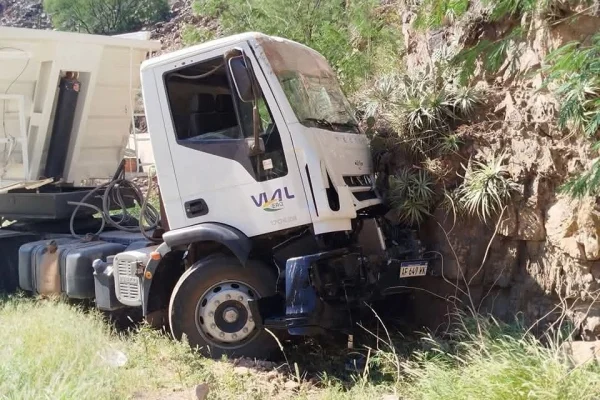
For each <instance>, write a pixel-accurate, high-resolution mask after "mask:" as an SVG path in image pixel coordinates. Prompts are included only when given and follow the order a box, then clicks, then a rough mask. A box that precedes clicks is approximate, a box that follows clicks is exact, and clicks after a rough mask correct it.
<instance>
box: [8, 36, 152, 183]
mask: <svg viewBox="0 0 600 400" xmlns="http://www.w3.org/2000/svg"><path fill="white" fill-rule="evenodd" d="M148 36H149V33H147V32H141V33H134V34H127V35H120V36H100V35H87V34H80V33H67V32H57V31H45V30H34V29H22V28H8V27H0V188H3V189H4V191H6V190H8V189H9V188H10V189H14V188H15V187H32V186H33V187H35V186H36V185H40V184H44V183H48V181H47V180H43V181H39V182H38V180H39V179H40V178H41V177H43V176H44V169H45V165H46V162H47V160H48V147H49V143H50V141H51V136H52V134H53V132H52V128H53V123H54V117H55V111H56V107H57V101H58V98H59V82H60V80H61V78H64V77H65V76H66V75H67V74H69V73H72V74H74V76H75V77H76V78H77V81H78V82H79V93H78V96H77V100H76V107H75V110H74V116H73V121H72V132H71V135H70V138H71V140H70V141H69V143H68V149H67V150H68V151H67V153H66V159H65V163H64V171H63V174H62V180H63V181H64V182H66V183H69V184H72V185H73V186H75V187H79V186H86V185H87V184H88V182H89V180H91V179H107V178H110V177H111V176H112V175H113V174H114V172H115V170H116V168H117V166H118V165H119V163H120V161H121V159H122V158H123V154H124V151H125V148H126V147H127V143H128V141H129V138H130V132H131V128H132V121H133V118H134V116H135V115H137V114H136V113H140V112H143V111H140V110H136V107H135V104H136V99H137V98H138V97H139V87H140V74H139V69H140V64H141V63H142V61H144V60H145V59H146V58H147V57H148V55H150V54H151V53H152V52H154V51H157V50H159V49H160V43H159V42H157V41H150V40H148ZM48 178H51V177H48Z"/></svg>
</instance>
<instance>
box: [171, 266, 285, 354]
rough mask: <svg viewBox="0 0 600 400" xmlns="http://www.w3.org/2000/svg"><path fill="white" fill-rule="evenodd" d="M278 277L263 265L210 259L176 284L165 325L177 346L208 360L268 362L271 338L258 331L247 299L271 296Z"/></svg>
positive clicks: (272, 342) (191, 269)
mask: <svg viewBox="0 0 600 400" xmlns="http://www.w3.org/2000/svg"><path fill="white" fill-rule="evenodd" d="M276 280H277V277H276V275H275V273H274V272H273V271H272V270H271V269H269V268H268V267H267V266H266V265H264V264H262V263H260V262H257V261H253V260H249V261H248V262H247V264H246V265H245V266H242V265H241V264H240V262H239V260H238V259H237V258H234V257H227V256H217V257H208V258H206V259H203V260H200V261H198V262H196V263H195V264H194V265H193V266H192V267H191V268H190V269H189V270H188V271H186V272H185V273H184V274H183V276H182V277H181V278H180V279H179V281H178V282H177V285H176V286H175V288H174V290H173V293H172V295H171V301H170V304H169V325H170V327H171V333H172V334H173V336H174V337H175V338H176V339H178V340H180V339H181V338H182V337H183V335H184V334H185V335H186V337H187V340H188V342H189V344H190V346H192V347H193V348H197V349H198V350H199V351H200V352H201V353H202V354H203V355H205V356H207V357H211V358H221V357H222V356H223V355H226V356H228V357H231V356H236V357H241V356H244V357H252V358H268V357H269V356H270V355H271V354H272V353H273V351H274V350H276V349H277V343H276V342H275V340H274V338H273V337H272V336H271V335H270V334H269V333H268V332H266V331H265V330H264V329H259V328H257V327H256V325H255V323H254V321H253V319H252V315H251V313H250V309H249V307H248V299H253V298H260V297H265V296H270V295H273V294H275V289H276V288H275V286H276Z"/></svg>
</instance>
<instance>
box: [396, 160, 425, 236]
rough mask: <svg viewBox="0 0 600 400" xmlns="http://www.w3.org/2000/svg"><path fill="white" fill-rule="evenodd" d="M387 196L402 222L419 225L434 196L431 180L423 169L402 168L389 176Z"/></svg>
mask: <svg viewBox="0 0 600 400" xmlns="http://www.w3.org/2000/svg"><path fill="white" fill-rule="evenodd" d="M387 197H388V202H389V203H390V205H391V206H392V207H393V208H394V209H395V211H396V213H397V215H398V218H399V219H400V220H401V221H402V222H405V223H407V224H410V225H419V224H420V223H421V222H423V220H424V219H425V217H426V216H427V215H429V210H430V208H431V205H432V204H433V201H434V198H435V192H434V184H433V180H432V179H431V177H430V176H429V175H428V174H427V172H425V171H423V170H411V169H407V168H405V169H402V170H400V171H399V172H398V174H396V175H395V176H391V177H390V178H389V191H388V196H387Z"/></svg>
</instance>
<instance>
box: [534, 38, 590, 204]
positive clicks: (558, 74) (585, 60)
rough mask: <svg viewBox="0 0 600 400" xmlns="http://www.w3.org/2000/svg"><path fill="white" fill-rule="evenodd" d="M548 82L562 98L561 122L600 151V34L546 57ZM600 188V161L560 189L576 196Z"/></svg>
mask: <svg viewBox="0 0 600 400" xmlns="http://www.w3.org/2000/svg"><path fill="white" fill-rule="evenodd" d="M545 61H546V63H547V65H546V66H545V67H544V72H545V73H547V74H548V76H547V78H546V82H545V84H546V85H547V87H551V88H552V90H553V92H554V94H555V95H556V97H557V98H558V100H559V103H560V110H559V114H558V124H559V127H561V128H567V129H569V130H570V131H572V132H575V133H578V134H581V135H583V136H584V137H586V138H588V139H589V140H592V141H594V142H595V144H594V146H593V147H592V151H594V152H597V151H598V150H600V143H598V142H597V135H598V133H599V132H600V34H596V35H595V36H593V37H592V39H591V41H590V44H589V45H583V44H582V43H580V42H571V43H567V44H565V45H564V46H562V47H560V48H558V49H556V50H555V51H553V52H552V53H550V54H549V55H548V57H546V60H545ZM599 188H600V164H599V163H598V161H596V162H595V163H593V164H592V166H591V168H590V169H589V170H588V171H585V172H584V173H583V174H581V175H580V176H578V177H575V178H573V179H571V180H569V181H568V182H567V183H566V184H565V185H563V186H562V187H561V191H563V192H566V193H569V194H571V195H573V196H577V197H580V196H585V195H591V194H597V193H598V191H599Z"/></svg>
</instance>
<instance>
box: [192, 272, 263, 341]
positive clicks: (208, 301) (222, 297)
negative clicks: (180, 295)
mask: <svg viewBox="0 0 600 400" xmlns="http://www.w3.org/2000/svg"><path fill="white" fill-rule="evenodd" d="M255 294H256V292H255V291H254V289H252V288H251V287H249V286H248V285H245V284H243V283H239V282H223V283H219V284H217V285H215V286H213V287H211V288H210V289H208V290H207V291H206V292H205V293H204V294H203V295H202V297H201V298H200V301H199V302H198V305H197V307H196V327H197V328H198V331H199V332H200V333H201V334H202V335H203V336H204V337H205V338H206V339H207V340H209V341H211V342H213V343H215V342H216V343H223V344H235V343H238V342H241V341H245V340H249V339H250V337H251V336H253V335H254V334H255V333H256V329H255V325H254V321H253V320H252V314H251V313H250V308H249V307H248V299H252V298H254V296H255Z"/></svg>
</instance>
